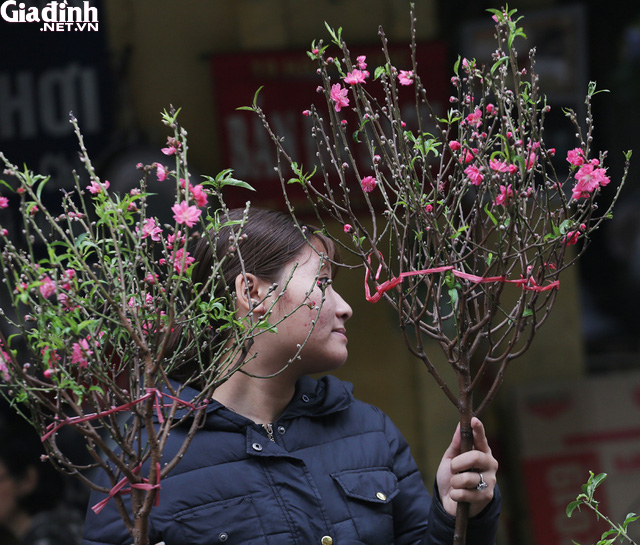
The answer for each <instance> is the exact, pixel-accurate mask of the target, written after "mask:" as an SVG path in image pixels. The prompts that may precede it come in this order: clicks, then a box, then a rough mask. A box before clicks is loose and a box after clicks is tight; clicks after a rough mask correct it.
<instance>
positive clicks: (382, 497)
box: [376, 492, 387, 501]
mask: <svg viewBox="0 0 640 545" xmlns="http://www.w3.org/2000/svg"><path fill="white" fill-rule="evenodd" d="M376 498H378V499H379V500H380V501H384V500H386V499H387V496H386V495H385V494H383V493H382V492H378V493H376Z"/></svg>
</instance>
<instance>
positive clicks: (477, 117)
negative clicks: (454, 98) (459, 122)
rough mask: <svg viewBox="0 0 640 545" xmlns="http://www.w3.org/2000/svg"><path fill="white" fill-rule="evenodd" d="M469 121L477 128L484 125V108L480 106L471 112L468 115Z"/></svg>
mask: <svg viewBox="0 0 640 545" xmlns="http://www.w3.org/2000/svg"><path fill="white" fill-rule="evenodd" d="M466 120H467V123H469V125H471V126H472V127H475V128H476V129H477V128H478V127H479V126H480V125H482V110H481V109H480V108H476V109H475V110H474V111H473V113H470V114H469V115H468V116H467V117H466Z"/></svg>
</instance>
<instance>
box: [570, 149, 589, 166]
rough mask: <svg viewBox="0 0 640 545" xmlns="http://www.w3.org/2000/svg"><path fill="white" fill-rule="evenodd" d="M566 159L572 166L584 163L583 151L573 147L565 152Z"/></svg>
mask: <svg viewBox="0 0 640 545" xmlns="http://www.w3.org/2000/svg"><path fill="white" fill-rule="evenodd" d="M567 161H568V162H569V163H571V164H572V165H574V166H580V165H584V163H585V159H584V153H583V152H582V150H581V149H580V148H574V149H572V150H569V151H568V152H567Z"/></svg>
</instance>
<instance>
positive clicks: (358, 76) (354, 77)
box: [344, 68, 366, 85]
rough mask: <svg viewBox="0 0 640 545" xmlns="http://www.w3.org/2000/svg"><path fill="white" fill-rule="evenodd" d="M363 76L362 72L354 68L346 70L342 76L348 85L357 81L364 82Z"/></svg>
mask: <svg viewBox="0 0 640 545" xmlns="http://www.w3.org/2000/svg"><path fill="white" fill-rule="evenodd" d="M365 78H366V76H365V75H364V72H362V71H361V70H358V69H357V68H354V69H353V70H352V71H351V72H347V75H346V76H345V77H344V82H345V83H348V84H349V85H357V84H358V83H366V79H365Z"/></svg>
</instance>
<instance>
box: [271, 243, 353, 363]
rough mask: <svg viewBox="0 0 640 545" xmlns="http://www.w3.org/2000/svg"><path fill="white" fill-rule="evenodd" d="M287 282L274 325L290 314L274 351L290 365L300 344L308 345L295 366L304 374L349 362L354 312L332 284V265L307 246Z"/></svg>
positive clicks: (286, 274)
mask: <svg viewBox="0 0 640 545" xmlns="http://www.w3.org/2000/svg"><path fill="white" fill-rule="evenodd" d="M289 278H290V279H289ZM287 280H289V281H288V283H287ZM285 283H286V289H285V290H284V292H283V293H282V295H281V296H280V299H279V300H278V301H277V303H276V305H275V307H274V311H273V314H272V316H271V318H270V319H269V322H271V323H274V321H276V320H280V319H282V318H284V317H285V316H287V315H288V316H287V317H286V318H285V319H284V320H283V321H282V322H281V323H279V324H278V326H277V330H278V333H277V335H274V336H273V340H274V341H275V342H274V343H273V344H272V347H273V349H274V350H278V351H280V353H281V357H283V358H284V359H285V362H286V361H288V360H289V359H290V358H292V357H294V356H295V354H296V352H297V349H298V345H304V347H303V348H302V351H301V352H300V360H299V361H296V362H295V363H294V364H293V366H292V367H293V368H295V369H297V370H298V371H299V373H297V374H300V375H305V374H310V373H320V372H325V371H331V370H333V369H337V368H339V367H341V366H342V365H343V364H344V362H345V361H346V359H347V335H346V333H347V332H346V328H345V322H346V321H347V320H348V319H349V318H350V317H351V314H352V310H351V307H350V306H349V305H348V304H347V303H346V301H345V300H344V299H343V298H342V297H341V296H340V295H339V294H338V292H337V291H335V289H334V288H333V286H332V284H331V268H330V264H329V263H327V262H326V261H324V262H322V261H321V259H320V256H319V255H318V254H317V253H316V252H315V251H314V250H313V249H312V248H310V247H308V246H307V247H305V248H304V249H303V250H302V251H301V252H300V254H299V255H298V256H297V257H296V258H295V259H294V260H293V261H292V262H291V263H289V264H288V265H287V266H286V267H285V270H284V271H283V273H282V277H281V279H280V285H281V286H283V287H284V285H285ZM323 293H324V301H323ZM300 305H302V306H300ZM298 307H300V308H298ZM320 307H321V308H320ZM296 308H297V310H295V309H296ZM314 321H315V325H314V324H313V322H314ZM312 326H313V330H312ZM310 331H311V334H310V335H309V332H310ZM307 337H308V339H307Z"/></svg>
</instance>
